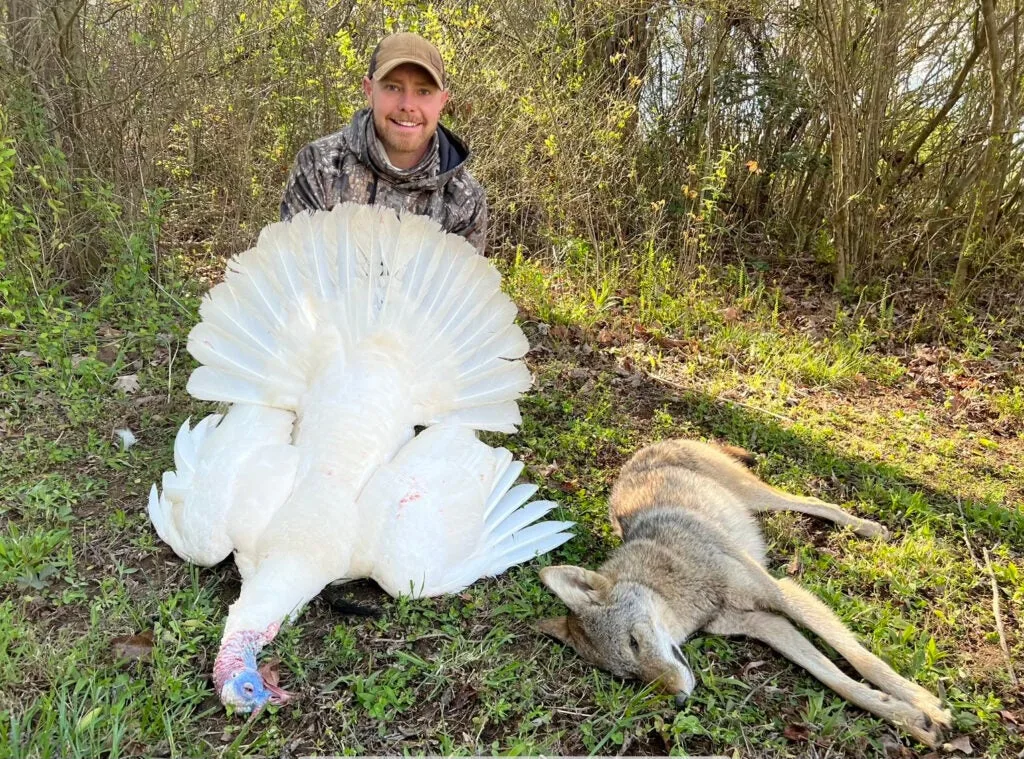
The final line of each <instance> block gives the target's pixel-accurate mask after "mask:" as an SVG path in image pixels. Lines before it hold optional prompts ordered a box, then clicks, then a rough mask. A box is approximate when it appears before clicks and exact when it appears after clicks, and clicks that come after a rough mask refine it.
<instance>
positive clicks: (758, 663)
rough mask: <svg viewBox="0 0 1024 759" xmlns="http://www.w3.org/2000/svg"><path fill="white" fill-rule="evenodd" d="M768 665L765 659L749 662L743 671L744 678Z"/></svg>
mask: <svg viewBox="0 0 1024 759" xmlns="http://www.w3.org/2000/svg"><path fill="white" fill-rule="evenodd" d="M767 663H768V662H766V661H765V660H764V659H758V660H757V661H750V662H747V663H746V664H744V665H743V670H742V671H743V676H744V677H746V676H747V675H748V674H750V673H751V672H753V671H754V670H755V669H757V668H758V667H763V666H764V665H765V664H767Z"/></svg>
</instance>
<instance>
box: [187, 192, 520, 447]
mask: <svg viewBox="0 0 1024 759" xmlns="http://www.w3.org/2000/svg"><path fill="white" fill-rule="evenodd" d="M200 314H201V316H202V322H201V323H200V324H198V325H197V326H196V327H195V328H194V329H193V330H192V332H191V333H190V334H189V340H188V350H189V352H190V353H191V354H192V355H193V356H194V357H195V358H196V359H198V360H199V361H200V362H201V363H202V364H203V366H200V367H199V368H198V369H196V370H195V371H194V372H193V373H192V376H191V378H190V379H189V383H188V390H189V392H190V393H192V395H194V396H196V397H198V398H203V399H206V400H216V401H227V402H230V403H253V404H261V405H265V406H273V407H277V408H282V409H288V410H292V411H295V410H297V409H299V407H300V405H301V400H302V396H303V393H304V392H305V391H306V390H307V389H308V387H309V384H310V383H311V382H312V381H313V379H314V378H315V377H316V376H317V372H318V370H320V369H322V368H323V367H324V365H325V364H326V363H327V362H330V361H335V362H336V361H338V360H339V359H340V360H342V361H344V360H345V358H346V357H347V356H350V355H353V354H354V352H360V354H362V355H365V354H366V353H367V352H373V351H375V350H377V351H384V350H386V351H387V353H388V355H389V356H401V357H402V359H403V364H404V365H403V369H402V371H403V376H405V377H407V378H408V389H409V393H408V397H404V398H401V399H398V400H397V401H396V402H402V403H405V404H407V405H408V407H409V409H410V413H411V415H412V418H413V419H414V420H415V423H417V424H423V425H429V424H437V423H450V424H458V425H462V426H467V427H471V428H473V429H478V430H493V431H500V432H511V431H514V429H515V427H516V425H517V424H518V423H519V421H520V417H519V410H518V406H517V404H516V400H517V399H518V397H519V395H520V394H521V393H522V392H523V391H525V390H526V389H527V388H528V387H529V385H530V381H531V378H530V373H529V371H528V370H527V368H526V366H525V365H524V364H523V362H522V361H520V360H518V359H521V358H522V356H523V355H525V353H526V351H527V349H528V344H527V341H526V338H525V336H524V335H523V333H522V330H520V329H519V327H518V326H517V325H516V324H515V323H514V319H515V315H516V306H515V304H514V303H513V302H512V301H511V300H510V299H509V298H508V296H507V295H505V294H504V293H502V292H501V289H500V275H499V274H498V272H497V270H496V269H495V268H494V266H493V265H492V264H491V263H490V262H489V261H487V259H485V258H483V257H482V256H479V255H477V254H476V251H475V250H474V249H473V247H472V246H471V245H469V243H467V242H466V241H465V240H464V239H463V238H461V237H458V236H457V235H452V234H447V233H445V232H444V231H443V230H442V229H441V228H440V226H439V225H438V224H437V223H435V222H433V221H431V220H430V219H428V218H426V217H424V216H417V215H405V216H402V217H401V218H399V217H398V216H397V215H396V214H395V213H394V212H393V211H390V210H387V209H381V208H372V207H367V206H358V205H352V204H342V205H339V206H336V207H335V208H334V209H333V210H331V211H330V212H319V213H314V214H309V213H300V214H298V215H297V216H295V217H294V218H293V219H292V220H291V222H281V223H276V224H271V225H269V226H268V227H266V228H265V229H264V230H263V232H262V233H261V234H260V237H259V240H258V242H257V244H256V247H254V248H252V249H251V250H248V251H246V252H245V253H242V254H241V255H239V256H238V257H236V258H235V259H234V260H233V261H232V262H231V263H230V264H229V268H228V273H227V275H226V276H225V279H224V281H223V282H222V283H220V284H219V285H217V286H216V287H214V288H213V289H212V290H211V291H210V293H209V294H208V296H207V297H206V298H205V299H204V301H203V304H202V306H201V307H200Z"/></svg>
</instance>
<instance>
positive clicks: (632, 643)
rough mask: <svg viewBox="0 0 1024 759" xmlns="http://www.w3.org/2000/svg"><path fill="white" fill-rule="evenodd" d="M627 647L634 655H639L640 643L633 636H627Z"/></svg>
mask: <svg viewBox="0 0 1024 759" xmlns="http://www.w3.org/2000/svg"><path fill="white" fill-rule="evenodd" d="M629 647H630V649H631V650H632V651H633V653H634V654H638V653H640V643H639V641H637V639H636V637H634V636H633V635H630V636H629Z"/></svg>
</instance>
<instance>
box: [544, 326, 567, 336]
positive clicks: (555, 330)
mask: <svg viewBox="0 0 1024 759" xmlns="http://www.w3.org/2000/svg"><path fill="white" fill-rule="evenodd" d="M548 334H549V335H551V337H553V338H555V339H556V340H565V339H566V338H567V337H569V328H568V327H566V326H565V325H564V324H556V325H555V326H554V327H552V328H551V330H550V331H549V332H548Z"/></svg>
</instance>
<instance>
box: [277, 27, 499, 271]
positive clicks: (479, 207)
mask: <svg viewBox="0 0 1024 759" xmlns="http://www.w3.org/2000/svg"><path fill="white" fill-rule="evenodd" d="M363 92H364V93H365V94H366V99H367V102H368V104H369V107H368V108H365V109H363V110H361V111H359V112H358V113H357V114H356V115H355V116H354V117H353V118H352V122H351V123H350V124H349V125H348V126H347V127H346V128H345V129H343V130H342V131H340V132H337V133H336V134H331V135H328V136H327V137H322V138H320V139H319V140H316V141H315V142H312V143H310V144H309V145H307V146H306V147H304V148H303V149H302V150H301V151H299V154H298V156H297V157H296V159H295V165H294V166H293V167H292V171H291V174H290V176H289V177H288V184H287V186H286V187H285V191H284V197H283V198H282V200H281V218H282V219H290V218H291V217H292V216H293V215H294V214H296V213H298V212H299V211H302V210H305V209H330V208H332V207H333V206H334V205H335V204H336V203H342V202H346V201H351V202H355V203H365V204H369V205H381V206H387V207H389V208H393V209H395V210H397V211H400V212H408V213H416V214H422V215H424V216H429V217H430V218H431V219H433V220H434V221H436V222H438V223H439V224H440V225H441V226H442V227H443V228H444V229H445V230H447V231H449V232H454V233H456V234H459V235H462V236H463V237H465V238H466V239H467V240H468V241H469V242H470V243H472V245H473V246H474V247H475V248H476V249H477V250H478V251H479V252H481V253H483V252H484V243H485V238H486V232H487V200H486V198H485V196H484V190H483V187H481V186H480V183H479V182H477V181H476V180H475V179H473V177H472V176H470V174H469V172H468V171H467V170H466V168H465V165H466V161H467V160H468V159H469V155H470V153H469V149H468V148H467V147H466V145H465V144H464V143H463V142H462V140H460V139H459V138H458V137H456V136H455V135H454V134H452V133H451V132H450V131H448V130H447V129H446V128H445V127H443V126H441V125H440V124H438V119H439V118H440V116H441V111H442V110H443V109H444V106H445V103H447V102H448V90H447V89H446V83H445V72H444V62H443V61H442V60H441V54H440V53H439V52H438V51H437V48H436V47H434V46H433V45H432V44H431V43H429V42H427V41H426V40H425V39H423V38H422V37H420V36H419V35H416V34H410V33H401V34H392V35H390V36H388V37H385V38H384V39H383V40H381V42H380V44H378V45H377V48H376V49H375V50H374V52H373V56H372V57H371V58H370V67H369V72H368V75H367V76H366V77H364V78H363Z"/></svg>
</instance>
